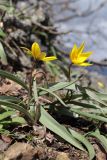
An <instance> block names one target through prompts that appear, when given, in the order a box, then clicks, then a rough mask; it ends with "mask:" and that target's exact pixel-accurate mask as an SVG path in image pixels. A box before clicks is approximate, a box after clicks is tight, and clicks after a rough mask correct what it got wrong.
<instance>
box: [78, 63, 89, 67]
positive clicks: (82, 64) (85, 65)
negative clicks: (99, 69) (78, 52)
mask: <svg viewBox="0 0 107 160" xmlns="http://www.w3.org/2000/svg"><path fill="white" fill-rule="evenodd" d="M78 65H79V66H83V67H87V66H92V64H91V63H87V62H86V63H81V64H78Z"/></svg>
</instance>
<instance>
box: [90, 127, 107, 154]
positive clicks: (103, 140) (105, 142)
mask: <svg viewBox="0 0 107 160" xmlns="http://www.w3.org/2000/svg"><path fill="white" fill-rule="evenodd" d="M88 135H90V136H93V137H96V138H97V139H98V140H99V141H100V142H101V145H102V146H103V147H104V149H105V151H106V152H107V138H106V137H105V136H103V135H101V134H100V132H99V130H98V129H97V130H96V131H95V132H92V133H89V134H88Z"/></svg>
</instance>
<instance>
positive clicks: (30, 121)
mask: <svg viewBox="0 0 107 160" xmlns="http://www.w3.org/2000/svg"><path fill="white" fill-rule="evenodd" d="M0 105H4V106H7V107H10V108H13V109H16V110H18V111H20V112H21V113H24V115H25V116H26V118H27V122H29V123H31V124H33V122H34V120H33V119H32V117H31V115H30V114H29V112H28V111H27V110H26V109H24V108H23V107H21V106H20V105H18V104H15V103H12V102H8V101H5V100H0Z"/></svg>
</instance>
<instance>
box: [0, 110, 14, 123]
mask: <svg viewBox="0 0 107 160" xmlns="http://www.w3.org/2000/svg"><path fill="white" fill-rule="evenodd" d="M13 114H15V112H14V111H6V112H3V113H1V114H0V121H1V120H3V119H5V118H7V117H10V116H11V115H13Z"/></svg>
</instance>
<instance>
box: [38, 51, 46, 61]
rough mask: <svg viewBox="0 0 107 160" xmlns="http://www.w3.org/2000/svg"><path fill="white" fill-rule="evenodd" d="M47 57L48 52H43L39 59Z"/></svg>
mask: <svg viewBox="0 0 107 160" xmlns="http://www.w3.org/2000/svg"><path fill="white" fill-rule="evenodd" d="M45 57H46V53H45V52H42V53H41V54H40V55H39V57H38V59H39V60H43V59H44V58H45Z"/></svg>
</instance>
